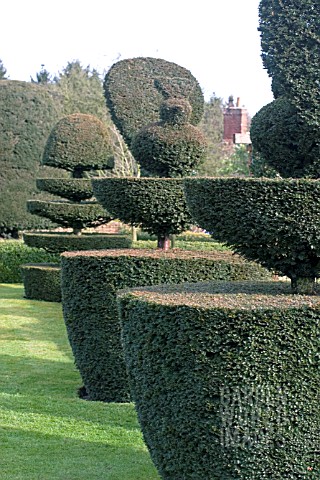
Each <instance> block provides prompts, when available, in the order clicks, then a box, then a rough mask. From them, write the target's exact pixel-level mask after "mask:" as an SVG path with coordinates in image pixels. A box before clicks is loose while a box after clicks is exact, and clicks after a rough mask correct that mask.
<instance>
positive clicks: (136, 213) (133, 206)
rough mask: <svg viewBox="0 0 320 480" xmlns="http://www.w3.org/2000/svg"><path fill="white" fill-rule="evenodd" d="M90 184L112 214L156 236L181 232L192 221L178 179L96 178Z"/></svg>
mask: <svg viewBox="0 0 320 480" xmlns="http://www.w3.org/2000/svg"><path fill="white" fill-rule="evenodd" d="M92 187H93V192H94V195H95V197H96V198H97V200H98V202H100V203H101V204H102V205H103V206H104V207H105V208H106V209H107V211H108V212H110V214H111V215H113V216H114V217H115V218H118V219H119V220H121V221H122V222H124V223H127V224H131V225H134V226H136V227H138V226H141V227H142V228H143V230H145V231H146V232H149V233H153V234H155V235H157V236H158V238H162V237H166V236H168V235H171V234H175V233H181V232H183V231H184V230H187V229H188V228H189V226H190V225H191V216H190V214H189V212H188V210H187V205H186V200H185V197H184V192H183V181H182V180H181V179H178V178H95V179H93V180H92ZM124 199H125V201H124Z"/></svg>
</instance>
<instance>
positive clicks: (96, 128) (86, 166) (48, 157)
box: [42, 113, 114, 178]
mask: <svg viewBox="0 0 320 480" xmlns="http://www.w3.org/2000/svg"><path fill="white" fill-rule="evenodd" d="M42 164H43V165H47V166H51V167H55V168H62V169H65V170H68V171H70V172H72V177H73V178H82V177H83V173H84V172H85V171H86V170H94V169H96V170H98V169H104V168H112V167H113V166H114V158H113V149H112V140H111V133H110V131H109V128H108V127H107V126H106V124H104V123H103V122H102V121H101V120H99V119H98V118H97V117H95V116H94V115H88V114H84V113H74V114H71V115H66V116H65V117H63V118H62V119H61V120H60V121H59V122H58V123H57V124H56V125H55V127H54V128H53V129H52V131H51V133H50V135H49V138H48V140H47V143H46V146H45V150H44V153H43V157H42Z"/></svg>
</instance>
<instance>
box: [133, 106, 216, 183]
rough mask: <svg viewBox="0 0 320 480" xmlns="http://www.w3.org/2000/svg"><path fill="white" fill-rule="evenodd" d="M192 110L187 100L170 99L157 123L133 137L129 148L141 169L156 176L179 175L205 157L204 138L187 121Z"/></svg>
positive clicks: (161, 110)
mask: <svg viewBox="0 0 320 480" xmlns="http://www.w3.org/2000/svg"><path fill="white" fill-rule="evenodd" d="M191 112H192V108H191V105H190V103H189V102H188V100H185V99H183V98H169V99H168V100H166V101H165V102H163V103H162V104H161V107H160V122H157V123H154V124H151V125H147V126H146V127H144V128H142V129H141V130H140V131H139V132H138V133H137V134H136V135H135V136H134V138H133V141H132V145H131V151H132V153H133V155H134V157H135V158H136V159H137V161H138V162H139V164H140V166H141V167H142V168H143V169H144V170H146V171H149V172H152V174H153V175H157V176H159V177H181V176H186V175H188V174H191V173H192V171H193V170H194V169H195V168H196V167H197V166H198V165H199V164H200V163H201V162H202V161H203V160H204V157H205V154H206V146H207V144H206V140H205V137H204V136H203V134H202V133H201V131H200V130H199V129H198V128H196V127H194V126H193V125H191V123H189V121H190V117H191Z"/></svg>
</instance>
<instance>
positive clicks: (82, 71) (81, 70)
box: [54, 60, 110, 123]
mask: <svg viewBox="0 0 320 480" xmlns="http://www.w3.org/2000/svg"><path fill="white" fill-rule="evenodd" d="M54 82H55V83H56V85H57V87H58V91H59V92H60V94H62V97H63V99H64V100H63V111H64V113H65V115H70V114H71V113H76V112H78V113H87V114H91V115H95V116H96V117H98V118H99V119H100V120H103V121H105V122H107V123H110V116H109V114H108V110H107V108H106V104H105V99H104V96H103V89H102V80H101V79H100V76H99V73H98V72H97V70H95V69H91V68H90V65H88V66H87V67H83V66H82V65H81V62H80V61H79V60H74V61H72V62H68V63H67V65H66V67H64V68H63V70H62V72H61V73H59V76H58V77H55V79H54Z"/></svg>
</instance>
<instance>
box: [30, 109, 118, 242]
mask: <svg viewBox="0 0 320 480" xmlns="http://www.w3.org/2000/svg"><path fill="white" fill-rule="evenodd" d="M42 164H43V165H47V166H51V167H56V168H62V169H65V170H68V171H69V172H71V176H72V178H59V179H57V178H46V179H38V180H37V186H38V188H39V189H40V190H44V191H47V192H49V193H52V194H54V195H59V196H60V197H65V198H67V199H68V201H65V200H63V201H59V202H57V201H49V202H43V201H41V200H29V201H28V203H27V207H28V211H29V212H30V213H33V214H35V215H39V216H42V217H45V218H49V219H50V220H52V221H53V222H55V223H58V224H59V225H62V226H63V227H71V228H73V233H76V234H77V235H79V234H80V233H81V230H82V229H83V228H85V227H92V226H98V225H102V224H104V223H107V222H109V221H110V220H111V217H110V215H109V214H108V213H107V212H106V211H105V210H104V209H103V208H102V207H101V206H100V205H99V204H98V203H97V202H96V201H93V200H92V197H93V192H92V187H91V182H90V179H89V178H83V176H84V173H85V171H87V170H93V169H102V168H112V166H113V150H112V143H111V136H110V132H109V130H108V127H107V126H106V125H105V124H104V123H103V122H102V121H101V120H99V119H98V118H97V117H95V116H94V115H87V114H83V113H75V114H72V115H67V116H65V117H63V118H62V119H61V120H60V121H59V122H58V123H57V124H56V125H55V127H54V128H53V129H52V131H51V133H50V135H49V137H48V140H47V143H46V146H45V149H44V153H43V158H42Z"/></svg>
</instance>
